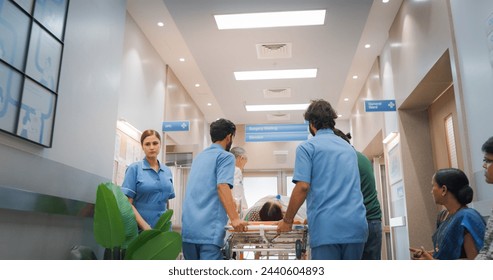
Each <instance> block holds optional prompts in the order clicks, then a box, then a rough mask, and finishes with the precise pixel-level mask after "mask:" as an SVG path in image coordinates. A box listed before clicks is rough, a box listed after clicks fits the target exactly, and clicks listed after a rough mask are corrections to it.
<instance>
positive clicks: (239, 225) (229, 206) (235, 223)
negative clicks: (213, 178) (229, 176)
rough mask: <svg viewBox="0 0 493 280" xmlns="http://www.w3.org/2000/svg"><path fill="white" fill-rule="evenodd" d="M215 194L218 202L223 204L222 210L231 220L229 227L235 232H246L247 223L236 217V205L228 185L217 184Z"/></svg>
mask: <svg viewBox="0 0 493 280" xmlns="http://www.w3.org/2000/svg"><path fill="white" fill-rule="evenodd" d="M217 193H218V195H219V200H220V201H221V203H222V204H223V207H224V210H226V214H227V215H228V217H229V219H230V220H231V226H232V227H233V228H234V229H235V231H240V232H241V231H246V225H247V222H246V221H242V220H240V216H238V212H237V211H236V204H235V201H234V199H233V194H232V193H231V189H230V188H229V185H228V184H218V185H217Z"/></svg>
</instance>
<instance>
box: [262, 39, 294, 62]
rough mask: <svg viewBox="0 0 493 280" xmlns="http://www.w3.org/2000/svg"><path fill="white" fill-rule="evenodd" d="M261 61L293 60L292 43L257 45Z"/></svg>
mask: <svg viewBox="0 0 493 280" xmlns="http://www.w3.org/2000/svg"><path fill="white" fill-rule="evenodd" d="M257 57H258V58H259V59H274V58H291V43H273V44H257Z"/></svg>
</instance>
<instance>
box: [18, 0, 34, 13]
mask: <svg viewBox="0 0 493 280" xmlns="http://www.w3.org/2000/svg"><path fill="white" fill-rule="evenodd" d="M14 2H15V3H17V4H18V5H19V6H21V7H22V8H23V9H24V10H25V11H26V12H28V13H29V14H31V12H32V10H33V4H34V0H14Z"/></svg>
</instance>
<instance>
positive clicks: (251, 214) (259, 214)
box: [245, 195, 306, 223]
mask: <svg viewBox="0 0 493 280" xmlns="http://www.w3.org/2000/svg"><path fill="white" fill-rule="evenodd" d="M288 203H289V197H287V196H284V197H283V196H280V195H277V196H266V197H264V198H262V199H260V200H259V201H257V203H255V204H254V205H253V206H252V207H250V208H249V209H248V211H247V212H246V214H245V220H246V221H249V222H260V221H264V222H265V221H276V222H277V221H280V220H282V218H283V217H284V213H285V212H286V209H287V205H288ZM305 221H306V208H305V207H304V205H303V206H302V207H300V210H299V211H298V214H297V215H296V217H295V223H304V222H305Z"/></svg>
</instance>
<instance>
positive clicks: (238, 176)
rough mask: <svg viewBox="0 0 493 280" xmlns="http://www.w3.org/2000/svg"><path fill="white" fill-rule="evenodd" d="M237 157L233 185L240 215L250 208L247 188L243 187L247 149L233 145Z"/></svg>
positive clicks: (232, 151) (233, 151) (232, 150)
mask: <svg viewBox="0 0 493 280" xmlns="http://www.w3.org/2000/svg"><path fill="white" fill-rule="evenodd" d="M230 152H231V153H232V154H233V155H234V156H235V159H236V162H235V178H234V186H233V198H234V199H235V201H236V202H237V204H239V205H238V211H239V212H240V216H242V215H241V214H242V213H245V212H246V211H247V210H248V204H247V201H246V198H245V189H244V188H243V168H244V167H245V164H246V163H247V161H248V157H247V155H246V151H245V149H244V148H242V147H233V148H231V151H230Z"/></svg>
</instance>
